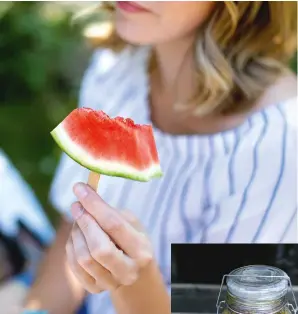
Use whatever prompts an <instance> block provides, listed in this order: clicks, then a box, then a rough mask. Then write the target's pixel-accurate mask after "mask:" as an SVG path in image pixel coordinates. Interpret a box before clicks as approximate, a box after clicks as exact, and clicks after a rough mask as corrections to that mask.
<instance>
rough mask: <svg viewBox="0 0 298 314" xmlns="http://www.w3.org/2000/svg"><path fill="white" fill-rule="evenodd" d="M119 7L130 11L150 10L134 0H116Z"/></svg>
mask: <svg viewBox="0 0 298 314" xmlns="http://www.w3.org/2000/svg"><path fill="white" fill-rule="evenodd" d="M116 5H117V8H119V9H120V10H122V11H125V12H128V13H140V12H148V10H147V9H145V8H144V7H143V6H141V5H139V4H138V3H136V2H134V1H116Z"/></svg>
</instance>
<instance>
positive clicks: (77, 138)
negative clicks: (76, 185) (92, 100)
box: [51, 108, 162, 181]
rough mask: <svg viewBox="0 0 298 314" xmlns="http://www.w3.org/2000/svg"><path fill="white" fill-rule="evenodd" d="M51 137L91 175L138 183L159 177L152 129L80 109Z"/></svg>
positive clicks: (101, 113)
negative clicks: (91, 172)
mask: <svg viewBox="0 0 298 314" xmlns="http://www.w3.org/2000/svg"><path fill="white" fill-rule="evenodd" d="M51 134H52V136H53V137H54V139H55V140H56V142H57V144H58V145H59V146H60V147H61V148H62V150H63V151H65V152H66V153H67V154H68V155H69V156H70V157H71V158H73V159H74V160H76V161H77V162H78V163H80V164H81V165H83V166H84V167H86V168H88V169H90V170H92V171H95V172H98V173H102V174H106V175H110V176H119V177H125V178H129V179H132V180H138V181H149V180H150V179H151V178H153V177H160V176H161V175H162V172H161V168H160V164H159V159H158V153H157V149H156V145H155V140H154V136H153V130H152V127H151V125H139V124H135V123H134V121H133V120H131V119H125V118H122V117H116V118H110V117H109V116H108V115H107V114H106V113H104V112H103V111H96V110H93V109H89V108H80V109H75V110H74V111H72V112H71V113H70V114H69V115H68V116H67V117H66V118H65V119H64V120H63V121H62V122H61V123H60V124H59V125H58V126H57V127H56V128H55V129H54V130H53V131H52V132H51Z"/></svg>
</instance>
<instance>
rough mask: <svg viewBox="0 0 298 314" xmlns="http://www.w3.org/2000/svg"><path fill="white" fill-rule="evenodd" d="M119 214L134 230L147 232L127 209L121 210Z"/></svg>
mask: <svg viewBox="0 0 298 314" xmlns="http://www.w3.org/2000/svg"><path fill="white" fill-rule="evenodd" d="M119 213H120V215H121V216H122V217H123V218H124V219H125V220H126V221H127V222H128V223H129V224H130V225H131V226H132V227H133V228H134V229H136V230H137V231H139V232H144V231H145V230H144V228H143V226H142V225H141V223H140V222H139V220H138V219H137V218H136V216H135V215H134V214H133V213H132V212H130V211H129V210H126V209H125V210H121V211H120V212H119Z"/></svg>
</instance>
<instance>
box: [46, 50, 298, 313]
mask: <svg viewBox="0 0 298 314" xmlns="http://www.w3.org/2000/svg"><path fill="white" fill-rule="evenodd" d="M148 55H149V53H148V49H146V48H139V49H137V50H133V49H131V48H127V49H125V50H124V51H122V52H121V53H120V54H118V55H117V54H114V53H112V52H110V51H108V50H101V51H97V52H96V53H95V55H94V57H93V59H92V61H91V64H90V67H89V68H88V70H87V72H86V74H85V77H84V79H83V83H82V89H81V95H80V105H81V106H86V107H91V108H94V109H102V110H104V111H105V112H107V113H108V114H109V115H111V116H116V115H121V116H124V117H131V118H132V119H134V120H135V121H136V122H137V123H151V121H150V109H149V105H148V100H147V99H148V92H149V88H148V76H147V74H146V72H147V71H146V69H147V61H148ZM295 104H296V99H292V100H289V101H287V102H284V103H280V104H273V105H272V106H270V107H268V108H266V109H264V110H262V111H260V112H258V113H255V114H253V115H252V116H250V117H249V118H248V119H247V120H246V121H245V122H244V123H243V124H242V125H240V126H239V127H237V128H235V129H232V130H229V131H225V132H222V133H217V134H214V135H191V136H189V135H178V136H177V135H171V134H166V133H163V132H161V131H160V130H158V129H157V128H154V134H155V139H156V144H157V149H158V152H159V157H160V162H161V166H162V169H163V172H164V176H163V178H161V179H158V180H153V181H151V182H149V183H142V182H135V181H130V180H125V179H121V178H115V177H103V178H102V179H101V182H100V189H99V194H100V195H101V196H102V197H103V199H104V200H105V201H106V202H108V203H109V204H111V205H112V206H115V207H116V208H119V209H124V208H125V209H129V210H131V211H133V212H134V213H135V215H136V216H137V217H138V218H139V219H140V220H141V222H142V223H143V224H144V225H145V227H146V228H147V231H148V233H149V235H150V237H151V240H152V242H153V245H154V248H155V253H156V259H157V261H158V263H159V266H160V269H161V271H162V274H163V276H164V281H165V283H166V284H167V285H168V286H169V285H170V268H171V267H170V265H171V264H170V244H171V243H184V242H192V243H194V242H196V243H197V242H204V243H205V242H206V243H207V242H208V243H224V242H226V243H236V242H245V243H252V242H254V243H262V242H263V243H264V242H265V243H268V242H269V243H276V242H296V241H297V200H296V191H297V182H296V161H297V144H296V140H297V122H296V105H295ZM87 176H88V171H87V170H86V169H83V168H82V167H81V166H79V165H78V164H76V163H75V162H73V161H72V160H71V159H69V158H68V157H67V156H65V155H64V156H63V157H62V159H61V163H60V165H59V167H58V170H57V175H56V177H55V180H54V182H53V186H52V190H51V199H52V202H53V204H54V206H56V208H58V209H59V210H60V211H61V212H63V213H69V207H70V205H71V203H72V202H73V201H75V198H74V196H73V193H72V186H73V184H74V183H75V182H77V181H85V182H86V181H87ZM89 308H90V313H91V314H95V313H105V314H112V313H114V311H113V308H112V305H111V301H110V299H109V297H108V294H107V293H103V294H100V295H93V296H90V299H89Z"/></svg>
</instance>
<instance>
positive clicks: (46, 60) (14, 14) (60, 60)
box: [0, 1, 297, 222]
mask: <svg viewBox="0 0 298 314" xmlns="http://www.w3.org/2000/svg"><path fill="white" fill-rule="evenodd" d="M95 3H98V2H73V1H67V2H66V1H65V2H64V1H59V2H58V1H57V2H15V3H13V2H11V1H1V2H0V30H1V31H0V86H1V93H0V148H2V149H3V150H4V151H5V152H6V154H7V155H8V157H9V158H10V159H11V161H12V162H13V164H14V166H15V167H16V168H17V169H18V170H19V171H20V173H21V174H22V175H23V177H24V178H25V180H26V181H27V182H28V183H29V185H30V186H31V187H32V188H33V190H34V192H35V193H36V195H37V197H38V199H39V201H40V202H41V204H42V205H43V207H44V209H45V211H46V213H47V215H48V216H49V217H50V219H51V221H53V222H55V218H56V215H55V211H54V210H53V209H52V208H51V206H50V204H49V202H48V191H49V187H50V184H51V180H52V178H53V175H54V171H55V167H56V165H57V162H58V160H59V156H60V153H61V152H60V149H59V148H58V147H57V145H56V144H55V143H54V141H53V140H52V138H51V136H50V134H49V132H50V131H51V130H52V129H53V128H54V127H55V126H56V125H57V124H58V123H59V122H60V121H61V120H62V119H63V118H64V117H65V116H66V115H67V114H68V113H69V112H70V111H71V110H72V109H74V108H75V107H76V106H77V97H78V92H79V85H80V80H81V77H82V75H83V72H84V69H85V68H86V66H87V63H88V60H89V57H90V55H91V48H90V47H89V46H88V44H86V41H85V39H84V37H83V36H82V33H83V32H84V28H86V27H88V21H87V20H85V21H84V24H82V23H72V17H73V15H74V14H76V13H77V12H80V11H82V10H84V9H85V8H87V7H90V6H94V4H95ZM97 18H98V19H100V18H101V17H100V16H98V17H97ZM93 19H94V16H93ZM93 21H94V20H93ZM89 22H90V23H91V21H89ZM83 26H84V27H83ZM291 67H292V68H293V69H295V71H296V68H297V60H296V59H294V60H293V62H292V64H291ZM12 139H13V140H12Z"/></svg>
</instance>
